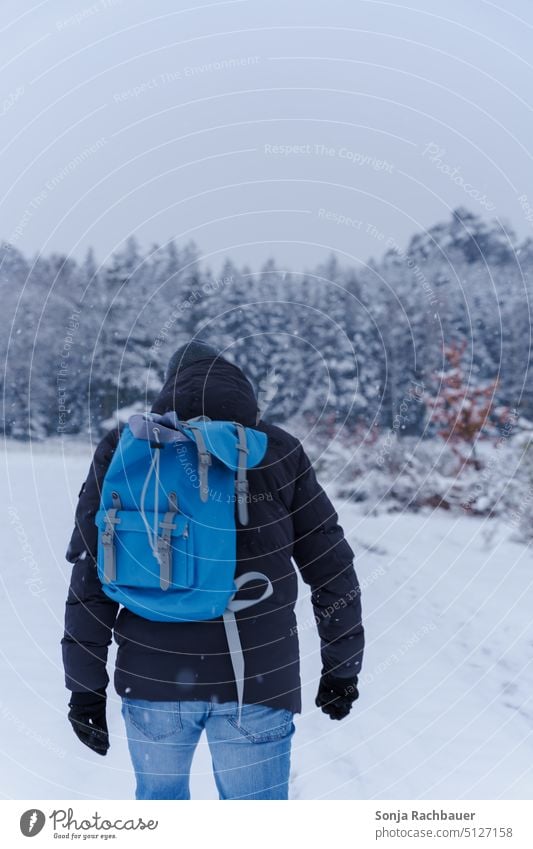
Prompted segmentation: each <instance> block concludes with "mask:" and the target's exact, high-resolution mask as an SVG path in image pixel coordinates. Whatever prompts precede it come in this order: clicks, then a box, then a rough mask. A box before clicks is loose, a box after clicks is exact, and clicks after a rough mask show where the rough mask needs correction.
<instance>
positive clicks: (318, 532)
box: [292, 445, 364, 677]
mask: <svg viewBox="0 0 533 849" xmlns="http://www.w3.org/2000/svg"><path fill="white" fill-rule="evenodd" d="M297 456H298V470H297V476H296V480H295V488H294V497H293V503H292V520H293V527H294V549H293V557H294V560H295V562H296V565H297V566H298V568H299V570H300V573H301V575H302V578H303V580H304V581H305V583H306V584H307V585H308V586H309V587H310V588H311V602H312V605H313V611H314V614H315V621H316V624H317V628H318V634H319V637H320V648H321V654H322V667H323V669H322V671H323V672H331V673H332V674H333V675H337V676H339V677H352V676H353V675H358V674H359V672H360V670H361V664H362V660H363V651H364V630H363V625H362V618H361V592H360V587H359V582H358V580H357V575H356V573H355V569H354V566H353V558H354V553H353V551H352V549H351V548H350V546H349V545H348V543H347V542H346V539H345V538H344V532H343V529H342V528H341V526H340V525H339V523H338V516H337V513H336V512H335V509H334V507H333V505H332V503H331V501H330V500H329V498H328V497H327V495H326V493H325V492H324V490H323V489H322V487H321V486H320V484H319V483H318V481H317V479H316V475H315V472H314V470H313V467H312V465H311V463H310V461H309V458H308V457H307V455H306V454H305V452H304V450H303V448H302V446H301V445H300V446H299V447H298V450H297Z"/></svg>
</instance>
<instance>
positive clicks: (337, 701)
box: [315, 672, 359, 719]
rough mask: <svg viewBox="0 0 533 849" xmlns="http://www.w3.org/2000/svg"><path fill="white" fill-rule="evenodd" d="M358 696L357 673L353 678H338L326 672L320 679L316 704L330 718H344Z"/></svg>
mask: <svg viewBox="0 0 533 849" xmlns="http://www.w3.org/2000/svg"><path fill="white" fill-rule="evenodd" d="M358 698H359V693H358V690H357V675H356V676H355V677H353V678H336V677H335V676H334V675H331V673H329V672H326V673H323V674H322V677H321V679H320V685H319V687H318V693H317V697H316V699H315V704H316V706H317V707H319V708H322V712H323V713H327V715H328V716H329V718H330V719H344V717H345V716H348V714H349V713H350V711H351V709H352V705H353V703H354V702H355V700H356V699H358Z"/></svg>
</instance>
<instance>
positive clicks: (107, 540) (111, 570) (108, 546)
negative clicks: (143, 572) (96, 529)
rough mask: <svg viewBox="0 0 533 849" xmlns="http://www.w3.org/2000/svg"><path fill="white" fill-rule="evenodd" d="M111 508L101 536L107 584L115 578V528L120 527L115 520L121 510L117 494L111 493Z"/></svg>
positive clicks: (118, 522) (106, 516)
mask: <svg viewBox="0 0 533 849" xmlns="http://www.w3.org/2000/svg"><path fill="white" fill-rule="evenodd" d="M111 498H112V501H113V507H112V508H111V509H110V510H107V512H106V515H105V530H104V533H103V534H102V547H103V549H104V583H106V584H109V583H111V581H114V580H116V577H117V560H116V553H115V526H116V525H120V519H117V511H118V510H120V509H121V508H122V503H121V501H120V497H119V494H118V492H113V493H111Z"/></svg>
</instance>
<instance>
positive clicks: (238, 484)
mask: <svg viewBox="0 0 533 849" xmlns="http://www.w3.org/2000/svg"><path fill="white" fill-rule="evenodd" d="M234 425H235V427H236V429H237V435H238V437H239V442H238V443H237V451H238V460H237V477H236V479H235V492H236V493H237V511H238V516H239V522H240V523H241V525H247V524H248V492H249V486H248V480H247V477H246V467H247V465H248V459H247V457H248V448H247V445H246V431H245V429H244V427H243V426H242V424H240V423H239V422H234Z"/></svg>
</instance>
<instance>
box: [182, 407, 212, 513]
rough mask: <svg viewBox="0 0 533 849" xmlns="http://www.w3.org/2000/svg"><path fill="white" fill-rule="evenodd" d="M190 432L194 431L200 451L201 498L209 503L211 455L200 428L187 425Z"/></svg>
mask: <svg viewBox="0 0 533 849" xmlns="http://www.w3.org/2000/svg"><path fill="white" fill-rule="evenodd" d="M187 426H188V428H189V430H191V431H192V434H193V436H194V441H195V442H196V448H197V449H198V477H199V479H200V498H201V499H202V501H207V498H208V495H209V486H208V480H207V478H208V471H209V466H210V465H211V454H210V453H209V451H208V450H207V447H206V444H205V439H204V435H203V433H202V431H201V430H200V428H198V427H196V426H195V425H192V424H187Z"/></svg>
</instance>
